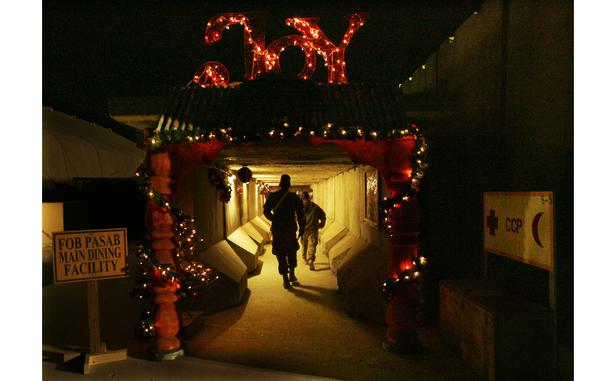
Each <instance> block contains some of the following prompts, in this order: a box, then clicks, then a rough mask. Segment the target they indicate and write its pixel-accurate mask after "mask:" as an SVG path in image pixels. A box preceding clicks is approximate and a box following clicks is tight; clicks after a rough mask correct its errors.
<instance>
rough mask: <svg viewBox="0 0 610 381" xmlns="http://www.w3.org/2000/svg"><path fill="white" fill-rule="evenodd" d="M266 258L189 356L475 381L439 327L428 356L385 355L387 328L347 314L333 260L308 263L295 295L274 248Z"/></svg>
mask: <svg viewBox="0 0 610 381" xmlns="http://www.w3.org/2000/svg"><path fill="white" fill-rule="evenodd" d="M260 260H261V261H262V263H261V267H260V273H255V274H253V275H251V276H250V277H249V278H248V289H249V292H248V293H247V295H246V297H245V298H244V302H243V303H242V304H240V305H239V306H236V307H234V308H230V309H227V310H224V311H220V312H217V313H214V314H211V315H208V316H206V319H205V325H204V327H203V329H202V330H201V331H200V332H199V333H198V334H196V335H195V336H194V337H192V338H190V339H189V340H187V341H186V349H187V354H188V355H189V356H193V357H197V358H202V359H208V360H215V361H222V362H230V363H236V364H242V365H248V366H254V367H260V368H267V369H275V370H283V371H290V372H296V373H301V374H310V375H316V376H323V377H332V378H338V379H345V380H373V379H377V380H390V379H409V380H472V379H474V378H475V375H474V374H473V373H472V372H471V371H470V370H469V369H468V368H467V367H466V365H465V364H464V363H463V362H461V361H460V359H459V357H457V356H456V354H455V353H453V352H451V351H450V350H449V349H448V348H447V347H445V346H444V345H443V344H442V342H441V341H440V340H439V338H438V334H437V332H436V328H435V327H432V326H424V327H422V328H420V330H419V333H420V336H421V339H422V341H423V342H424V347H425V350H424V351H423V352H422V353H420V354H418V355H416V356H400V355H396V354H392V353H388V352H386V351H384V350H383V349H382V347H381V341H380V338H381V337H383V333H384V330H385V326H384V325H382V324H379V323H374V322H370V321H367V320H366V319H361V318H358V317H355V316H350V315H349V314H348V313H347V310H346V308H345V305H344V303H343V301H342V297H341V295H340V293H339V291H338V289H337V280H336V277H335V276H334V275H333V273H332V272H331V271H330V268H329V264H328V258H327V257H325V256H319V258H318V259H317V261H316V268H317V269H316V271H310V270H309V269H308V268H307V266H304V265H303V264H302V263H301V262H300V263H299V265H298V266H297V269H296V275H297V277H298V278H299V282H300V286H295V287H294V288H293V289H292V290H284V289H283V288H282V282H281V276H280V275H279V274H278V273H277V261H276V259H275V257H274V256H273V255H272V254H271V252H270V245H265V253H264V254H263V255H262V256H261V257H260Z"/></svg>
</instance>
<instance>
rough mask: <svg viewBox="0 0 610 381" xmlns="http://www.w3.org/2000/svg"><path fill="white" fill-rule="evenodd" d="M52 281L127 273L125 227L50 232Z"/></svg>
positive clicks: (97, 277) (107, 276) (98, 277)
mask: <svg viewBox="0 0 610 381" xmlns="http://www.w3.org/2000/svg"><path fill="white" fill-rule="evenodd" d="M53 248H54V255H53V275H54V279H55V283H65V282H75V281H84V280H93V279H105V278H117V277H124V276H127V275H126V269H125V258H126V256H127V229H125V228H121V229H101V230H78V231H77V230H75V231H66V232H58V233H53Z"/></svg>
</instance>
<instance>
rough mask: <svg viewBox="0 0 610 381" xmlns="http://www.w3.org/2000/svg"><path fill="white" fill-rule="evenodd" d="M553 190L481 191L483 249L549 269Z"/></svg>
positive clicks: (551, 251) (552, 229) (552, 258)
mask: <svg viewBox="0 0 610 381" xmlns="http://www.w3.org/2000/svg"><path fill="white" fill-rule="evenodd" d="M553 204H554V202H553V192H484V193H483V237H484V240H483V241H484V249H485V251H486V252H491V253H494V254H498V255H502V256H505V257H508V258H512V259H514V260H516V261H520V262H524V263H527V264H530V265H532V266H536V267H540V268H543V269H545V270H549V271H553V261H554V247H553V246H554V236H553V234H554V227H553Z"/></svg>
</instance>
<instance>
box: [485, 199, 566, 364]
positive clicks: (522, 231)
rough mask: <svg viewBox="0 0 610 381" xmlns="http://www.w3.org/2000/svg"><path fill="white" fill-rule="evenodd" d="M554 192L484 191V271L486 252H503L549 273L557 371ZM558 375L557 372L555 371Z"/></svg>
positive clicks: (554, 360) (554, 362) (500, 253)
mask: <svg viewBox="0 0 610 381" xmlns="http://www.w3.org/2000/svg"><path fill="white" fill-rule="evenodd" d="M554 204H555V198H554V194H553V192H484V193H483V213H484V216H483V218H484V219H483V227H484V228H483V230H484V234H483V236H484V240H483V241H484V252H485V263H484V273H485V278H487V253H488V252H491V253H494V254H498V255H502V256H505V257H508V258H511V259H514V260H516V261H519V262H523V263H527V264H529V265H532V266H536V267H539V268H542V269H545V270H547V271H548V273H549V307H550V308H551V310H552V311H553V323H554V330H553V331H554V332H553V346H554V348H555V352H554V354H553V355H554V357H553V368H554V369H555V372H557V350H556V348H557V335H556V329H557V291H556V287H557V284H556V261H555V216H554ZM555 375H556V374H555Z"/></svg>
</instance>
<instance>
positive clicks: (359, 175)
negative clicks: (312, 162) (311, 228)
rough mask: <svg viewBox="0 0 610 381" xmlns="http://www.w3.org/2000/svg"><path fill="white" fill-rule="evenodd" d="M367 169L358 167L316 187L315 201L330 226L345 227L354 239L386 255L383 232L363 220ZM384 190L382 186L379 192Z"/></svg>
mask: <svg viewBox="0 0 610 381" xmlns="http://www.w3.org/2000/svg"><path fill="white" fill-rule="evenodd" d="M364 168H365V166H360V167H355V168H353V169H350V170H349V171H346V172H343V173H340V174H338V175H336V176H333V177H331V178H330V179H328V180H327V181H324V182H321V183H319V184H313V185H312V189H313V192H314V200H315V202H316V203H317V204H318V205H320V206H321V207H322V209H324V211H325V212H326V217H327V220H328V221H327V224H328V225H331V224H333V223H336V224H339V225H342V226H345V228H346V229H347V230H348V231H349V232H350V233H351V234H353V235H354V236H356V237H358V238H360V239H362V240H364V241H366V242H369V243H371V244H372V245H375V246H376V247H378V248H379V249H380V250H382V251H383V252H385V253H387V252H388V243H387V237H386V236H385V234H384V233H383V231H381V230H380V229H379V227H378V226H377V225H375V224H373V223H370V222H367V221H365V219H364V207H365V205H364ZM383 189H384V188H383V186H380V192H383ZM327 249H328V250H329V249H330V247H329V248H327Z"/></svg>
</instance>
